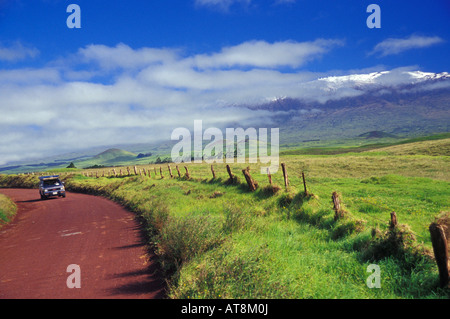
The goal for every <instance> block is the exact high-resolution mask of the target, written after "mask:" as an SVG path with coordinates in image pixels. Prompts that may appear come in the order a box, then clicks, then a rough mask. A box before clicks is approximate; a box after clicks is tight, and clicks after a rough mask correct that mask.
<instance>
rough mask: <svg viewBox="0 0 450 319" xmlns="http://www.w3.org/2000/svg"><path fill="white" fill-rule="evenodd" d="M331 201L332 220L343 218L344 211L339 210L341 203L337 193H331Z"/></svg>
mask: <svg viewBox="0 0 450 319" xmlns="http://www.w3.org/2000/svg"><path fill="white" fill-rule="evenodd" d="M331 199H332V200H333V206H334V207H333V209H334V212H335V214H334V220H335V221H336V220H338V219H339V218H341V217H344V211H343V210H342V209H341V201H340V199H339V195H338V193H337V192H333V194H331Z"/></svg>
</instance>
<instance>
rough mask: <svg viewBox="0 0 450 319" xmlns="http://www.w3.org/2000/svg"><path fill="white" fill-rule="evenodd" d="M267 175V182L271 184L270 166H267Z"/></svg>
mask: <svg viewBox="0 0 450 319" xmlns="http://www.w3.org/2000/svg"><path fill="white" fill-rule="evenodd" d="M267 176H268V177H269V184H270V185H272V175H270V168H269V167H267Z"/></svg>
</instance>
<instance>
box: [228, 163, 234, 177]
mask: <svg viewBox="0 0 450 319" xmlns="http://www.w3.org/2000/svg"><path fill="white" fill-rule="evenodd" d="M227 172H228V175H229V176H230V181H232V180H233V177H234V175H233V173H231V168H230V165H228V164H227Z"/></svg>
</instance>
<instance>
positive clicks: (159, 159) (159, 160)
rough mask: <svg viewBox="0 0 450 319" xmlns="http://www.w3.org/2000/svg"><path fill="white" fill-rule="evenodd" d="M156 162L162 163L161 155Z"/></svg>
mask: <svg viewBox="0 0 450 319" xmlns="http://www.w3.org/2000/svg"><path fill="white" fill-rule="evenodd" d="M155 163H156V164H160V163H162V161H161V157H159V156H158V158H157V159H156V162H155Z"/></svg>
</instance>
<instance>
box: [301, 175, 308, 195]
mask: <svg viewBox="0 0 450 319" xmlns="http://www.w3.org/2000/svg"><path fill="white" fill-rule="evenodd" d="M302 178H303V188H304V190H305V195H306V196H308V190H307V189H306V179H305V173H304V172H302Z"/></svg>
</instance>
